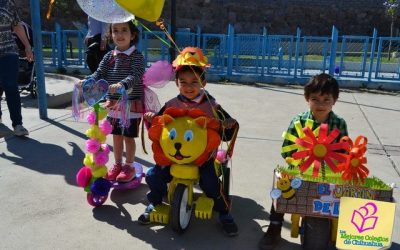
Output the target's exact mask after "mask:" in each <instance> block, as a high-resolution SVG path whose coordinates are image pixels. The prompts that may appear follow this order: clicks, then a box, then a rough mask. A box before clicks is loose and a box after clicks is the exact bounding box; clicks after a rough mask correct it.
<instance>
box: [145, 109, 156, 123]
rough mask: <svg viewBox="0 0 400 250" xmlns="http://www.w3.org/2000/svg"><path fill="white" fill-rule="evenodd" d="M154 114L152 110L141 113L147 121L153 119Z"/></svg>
mask: <svg viewBox="0 0 400 250" xmlns="http://www.w3.org/2000/svg"><path fill="white" fill-rule="evenodd" d="M154 116H156V114H154V113H153V112H146V113H144V114H143V119H144V120H146V121H147V122H150V123H151V121H152V120H153V118H154Z"/></svg>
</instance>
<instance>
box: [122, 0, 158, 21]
mask: <svg viewBox="0 0 400 250" xmlns="http://www.w3.org/2000/svg"><path fill="white" fill-rule="evenodd" d="M115 1H116V2H117V3H118V4H119V5H120V6H121V7H122V8H124V9H125V10H126V11H128V12H130V13H132V14H133V15H135V16H137V17H140V18H142V19H144V20H147V21H150V22H155V21H157V20H158V18H159V17H160V16H161V12H162V9H163V7H164V0H134V1H133V0H115Z"/></svg>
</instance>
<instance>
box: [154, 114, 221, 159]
mask: <svg viewBox="0 0 400 250" xmlns="http://www.w3.org/2000/svg"><path fill="white" fill-rule="evenodd" d="M218 129H219V122H218V121H217V120H216V119H213V118H208V117H206V115H205V113H204V112H203V111H201V110H199V109H191V110H184V109H177V108H168V109H166V110H165V112H164V114H163V115H161V116H157V117H155V118H154V119H153V123H152V126H151V128H150V129H149V137H150V140H152V141H153V144H152V150H153V153H154V160H155V161H156V163H157V164H158V165H161V166H167V165H171V164H172V163H176V164H189V163H193V164H195V165H197V166H201V165H202V164H203V163H204V162H205V161H206V160H207V159H208V158H209V156H210V154H211V153H212V152H214V151H215V149H217V148H218V146H219V144H220V142H221V138H220V136H219V134H218Z"/></svg>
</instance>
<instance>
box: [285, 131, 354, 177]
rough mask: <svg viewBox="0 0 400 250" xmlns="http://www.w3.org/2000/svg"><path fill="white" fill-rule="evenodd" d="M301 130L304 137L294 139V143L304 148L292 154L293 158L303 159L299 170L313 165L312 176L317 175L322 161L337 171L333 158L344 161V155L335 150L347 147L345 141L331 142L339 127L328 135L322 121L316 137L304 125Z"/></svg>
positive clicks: (303, 170) (338, 132)
mask: <svg viewBox="0 0 400 250" xmlns="http://www.w3.org/2000/svg"><path fill="white" fill-rule="evenodd" d="M303 132H304V134H305V137H304V138H298V139H296V144H299V145H300V146H301V147H303V148H304V150H300V151H297V152H295V153H294V154H293V158H294V159H295V160H299V159H304V160H305V161H304V162H302V163H301V164H300V166H299V168H300V171H301V172H305V171H306V170H307V169H308V168H310V167H311V165H313V176H314V177H317V176H318V172H319V169H320V167H321V164H322V163H323V162H324V163H326V165H328V167H329V168H330V169H331V170H332V171H333V172H335V173H336V172H339V168H338V167H337V166H336V164H335V163H334V162H333V160H336V161H338V162H344V161H346V157H345V156H343V155H342V154H340V153H338V152H335V151H336V150H346V149H348V144H347V143H346V142H339V143H332V142H333V141H334V140H335V139H336V138H337V137H338V136H339V134H340V131H339V129H337V128H335V129H334V130H332V131H331V133H329V135H328V125H327V124H324V123H323V124H321V126H320V129H319V134H318V137H316V136H315V135H314V134H313V132H312V131H311V129H310V128H308V127H305V128H304V129H303Z"/></svg>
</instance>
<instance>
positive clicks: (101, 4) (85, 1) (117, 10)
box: [77, 0, 135, 23]
mask: <svg viewBox="0 0 400 250" xmlns="http://www.w3.org/2000/svg"><path fill="white" fill-rule="evenodd" d="M77 2H78V4H79V6H80V7H81V8H82V10H83V11H84V12H85V13H86V14H88V15H89V16H91V17H93V18H94V19H96V20H99V21H102V22H105V23H124V22H127V21H129V20H131V19H134V18H135V16H134V15H132V14H131V13H129V12H127V11H125V10H124V9H123V8H122V7H121V6H119V5H118V4H117V3H116V2H115V1H114V0H77Z"/></svg>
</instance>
